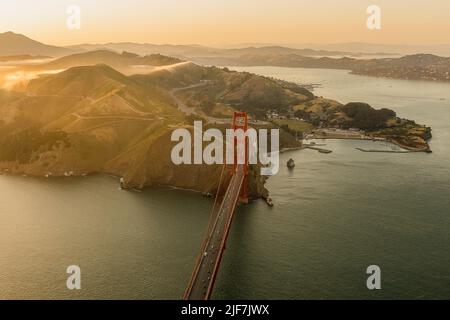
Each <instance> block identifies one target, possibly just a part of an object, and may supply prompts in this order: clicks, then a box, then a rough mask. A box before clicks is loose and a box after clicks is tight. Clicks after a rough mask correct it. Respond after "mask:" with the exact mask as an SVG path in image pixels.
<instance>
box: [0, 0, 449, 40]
mask: <svg viewBox="0 0 450 320" xmlns="http://www.w3.org/2000/svg"><path fill="white" fill-rule="evenodd" d="M71 4H76V5H79V6H80V7H81V10H82V15H81V18H82V20H81V23H82V25H81V30H72V31H70V30H68V28H67V27H66V20H67V16H68V15H67V13H66V9H67V7H68V6H69V5H71ZM371 4H376V5H378V6H380V7H381V10H382V29H381V30H380V31H370V30H368V29H367V27H366V20H367V17H368V15H367V13H366V10H367V7H368V6H369V5H371ZM449 14H450V1H449V0H370V1H366V0H126V1H125V0H0V32H5V31H14V32H17V33H23V34H25V35H27V36H29V37H31V38H33V39H36V40H39V41H42V42H46V43H49V44H55V45H68V44H78V43H86V42H90V43H104V42H119V41H133V42H149V43H176V44H187V43H198V44H207V45H213V44H214V45H219V44H224V45H232V44H240V43H291V44H293V43H297V44H300V43H338V42H372V43H396V44H405V43H412V44H419V43H423V44H430V43H450V19H449Z"/></svg>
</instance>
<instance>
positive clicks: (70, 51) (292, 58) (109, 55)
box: [0, 32, 450, 81]
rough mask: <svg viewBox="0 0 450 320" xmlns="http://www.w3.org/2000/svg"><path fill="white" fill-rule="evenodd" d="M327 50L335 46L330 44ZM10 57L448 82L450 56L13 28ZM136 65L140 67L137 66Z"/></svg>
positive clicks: (1, 42)
mask: <svg viewBox="0 0 450 320" xmlns="http://www.w3.org/2000/svg"><path fill="white" fill-rule="evenodd" d="M328 48H333V45H330V46H329V47H328ZM346 48H350V49H353V50H356V51H358V52H361V50H360V49H370V50H369V51H371V52H374V54H376V55H380V53H378V50H376V49H383V48H384V49H399V48H400V47H395V46H376V45H368V44H347V46H346ZM13 55H14V57H16V59H17V57H19V58H20V57H22V59H25V60H29V59H32V58H33V57H35V56H40V57H42V56H51V57H60V58H59V59H56V60H54V61H52V62H50V63H48V64H44V65H41V66H40V67H41V68H44V69H53V70H57V69H67V68H70V67H73V66H79V65H96V64H99V63H105V64H107V65H109V66H111V67H113V68H115V69H117V70H119V71H120V72H122V73H125V74H133V73H143V72H146V71H148V70H149V69H148V68H146V67H147V66H152V67H155V66H161V65H169V64H176V63H180V62H181V60H186V61H193V62H195V63H198V64H202V65H218V66H280V67H299V68H328V69H345V70H350V71H352V72H353V73H355V74H363V75H370V76H378V77H380V76H381V77H391V78H398V79H419V80H433V81H450V58H444V57H439V56H436V55H431V54H414V55H408V56H405V57H401V58H398V57H397V58H378V59H359V58H360V57H359V58H355V57H358V55H359V54H355V53H352V52H350V51H330V50H313V49H296V48H287V47H282V46H275V45H271V46H263V47H243V48H229V49H227V48H225V49H218V48H212V47H206V46H200V45H170V44H167V45H155V44H139V43H131V42H130V43H128V42H124V43H108V44H82V45H77V46H70V47H67V48H62V47H55V46H49V45H46V44H43V43H40V42H37V41H35V40H32V39H30V38H27V37H26V36H24V35H21V34H16V33H13V32H6V33H3V34H0V62H4V61H5V60H8V59H14V58H11V57H10V58H5V57H3V58H2V56H13ZM139 55H143V56H139ZM62 56H63V57H62ZM169 56H170V57H174V58H169ZM180 59H181V60H180ZM140 67H144V68H141V70H138V69H139V68H140ZM38 68H39V67H38ZM152 70H153V69H152Z"/></svg>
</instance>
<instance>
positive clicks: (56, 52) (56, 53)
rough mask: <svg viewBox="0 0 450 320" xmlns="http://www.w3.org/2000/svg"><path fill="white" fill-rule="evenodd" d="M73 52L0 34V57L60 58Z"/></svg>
mask: <svg viewBox="0 0 450 320" xmlns="http://www.w3.org/2000/svg"><path fill="white" fill-rule="evenodd" d="M74 52H75V51H74V50H72V49H68V48H62V47H56V46H50V45H47V44H43V43H41V42H38V41H35V40H32V39H30V38H28V37H26V36H24V35H22V34H17V33H14V32H5V33H0V56H18V55H33V56H36V55H41V56H51V57H60V56H64V55H68V54H71V53H74Z"/></svg>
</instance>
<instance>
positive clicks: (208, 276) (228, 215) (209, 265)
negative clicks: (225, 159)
mask: <svg viewBox="0 0 450 320" xmlns="http://www.w3.org/2000/svg"><path fill="white" fill-rule="evenodd" d="M244 176H245V173H244V166H243V165H239V166H238V167H237V170H236V173H235V174H234V175H233V177H232V178H231V181H230V184H229V186H228V189H227V191H226V193H225V195H224V197H223V200H222V202H221V204H220V207H219V210H218V211H217V213H216V215H215V217H214V219H211V222H210V225H209V227H208V230H209V233H208V234H207V237H206V239H205V241H204V243H203V246H202V249H201V251H200V255H199V258H198V259H197V264H196V266H195V269H194V272H193V275H192V278H191V281H190V282H189V286H188V288H187V290H186V293H185V296H184V298H185V299H186V300H208V299H209V298H210V297H211V294H212V290H213V287H214V282H215V280H216V277H217V273H218V271H219V267H220V262H221V259H222V256H223V253H224V250H225V246H226V241H227V238H228V234H229V232H230V227H231V222H232V221H233V216H234V212H235V207H236V204H237V202H238V198H239V194H240V190H241V187H242V183H243V181H244Z"/></svg>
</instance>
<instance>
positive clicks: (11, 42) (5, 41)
mask: <svg viewBox="0 0 450 320" xmlns="http://www.w3.org/2000/svg"><path fill="white" fill-rule="evenodd" d="M104 49H106V50H114V51H118V52H122V51H127V52H133V53H136V54H139V55H149V54H162V55H166V56H172V57H178V58H182V59H192V58H198V57H238V56H241V55H246V54H297V55H304V56H361V55H365V54H364V53H360V52H350V51H339V50H313V49H296V48H288V47H284V46H250V47H244V48H231V49H221V48H213V47H207V46H201V45H196V44H192V45H171V44H165V45H158V44H149V43H132V42H121V43H105V44H80V45H74V46H69V47H57V46H51V45H47V44H44V43H41V42H38V41H35V40H32V39H30V38H28V37H26V36H24V35H21V34H17V33H14V32H5V33H0V56H12V55H42V56H51V57H61V56H65V55H68V54H73V53H80V52H85V51H94V50H104ZM369 55H370V53H369Z"/></svg>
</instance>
